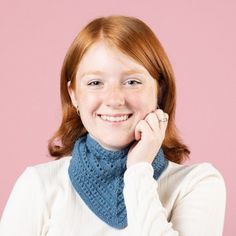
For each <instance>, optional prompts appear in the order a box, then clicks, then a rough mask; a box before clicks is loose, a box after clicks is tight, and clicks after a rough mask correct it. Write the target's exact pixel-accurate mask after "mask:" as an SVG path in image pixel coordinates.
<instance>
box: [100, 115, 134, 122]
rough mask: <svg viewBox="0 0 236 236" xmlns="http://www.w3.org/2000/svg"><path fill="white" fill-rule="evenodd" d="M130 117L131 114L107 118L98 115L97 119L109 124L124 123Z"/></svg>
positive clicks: (106, 116)
mask: <svg viewBox="0 0 236 236" xmlns="http://www.w3.org/2000/svg"><path fill="white" fill-rule="evenodd" d="M130 116H132V114H129V115H128V114H127V115H121V116H108V115H99V117H100V118H101V119H102V120H104V121H109V122H121V121H126V120H128V119H129V118H130Z"/></svg>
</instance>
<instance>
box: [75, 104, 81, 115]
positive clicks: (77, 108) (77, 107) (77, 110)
mask: <svg viewBox="0 0 236 236" xmlns="http://www.w3.org/2000/svg"><path fill="white" fill-rule="evenodd" d="M76 112H77V114H78V116H80V113H79V106H78V105H76Z"/></svg>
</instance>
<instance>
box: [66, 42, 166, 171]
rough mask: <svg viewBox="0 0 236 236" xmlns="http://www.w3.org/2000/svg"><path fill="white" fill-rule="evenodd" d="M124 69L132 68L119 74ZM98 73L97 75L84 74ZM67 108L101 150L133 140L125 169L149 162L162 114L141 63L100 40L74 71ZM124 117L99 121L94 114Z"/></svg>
mask: <svg viewBox="0 0 236 236" xmlns="http://www.w3.org/2000/svg"><path fill="white" fill-rule="evenodd" d="M128 70H135V71H132V72H130V74H125V73H124V72H127V71H128ZM91 71H101V72H102V73H99V74H98V73H88V72H91ZM68 92H69V94H70V97H71V101H72V104H73V105H74V106H75V107H77V106H78V109H79V112H80V117H81V120H82V123H83V125H84V127H85V128H86V129H87V131H88V132H89V134H90V135H91V136H92V137H93V138H94V139H95V140H96V141H97V142H98V143H99V144H100V145H101V146H103V147H104V148H106V149H108V150H113V151H115V150H119V149H121V148H124V147H126V146H127V145H128V144H129V143H131V142H132V141H134V140H136V142H135V143H134V144H133V145H132V147H131V148H130V150H129V153H128V159H127V168H129V167H130V166H132V165H134V164H135V163H138V162H148V163H150V164H151V163H152V161H153V159H154V158H155V155H156V153H157V152H158V150H159V149H160V147H161V144H162V142H163V140H164V137H165V131H166V127H167V123H168V121H166V122H162V121H160V120H162V119H163V118H168V114H166V113H164V112H163V111H162V110H161V109H157V82H156V80H155V79H154V78H153V77H152V76H151V75H150V74H149V72H148V71H147V70H146V69H145V67H143V66H142V65H140V64H138V63H137V62H136V61H134V60H133V59H132V58H130V57H128V56H127V55H125V54H123V53H122V52H120V51H119V50H117V49H115V48H114V47H113V48H112V47H110V46H109V45H108V44H107V43H106V41H99V42H96V43H95V44H93V45H92V46H91V47H90V48H89V49H88V51H87V52H86V53H85V54H84V56H83V58H82V60H81V62H80V64H79V66H78V70H77V73H76V89H75V91H74V90H72V89H71V88H70V87H69V84H68ZM120 114H130V115H131V116H130V117H129V118H128V120H126V121H121V122H111V121H104V120H102V118H101V116H100V115H109V116H116V115H120Z"/></svg>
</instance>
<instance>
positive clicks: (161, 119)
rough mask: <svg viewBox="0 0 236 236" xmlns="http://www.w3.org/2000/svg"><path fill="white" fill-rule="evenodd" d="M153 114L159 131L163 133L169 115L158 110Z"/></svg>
mask: <svg viewBox="0 0 236 236" xmlns="http://www.w3.org/2000/svg"><path fill="white" fill-rule="evenodd" d="M155 113H156V115H157V117H158V120H159V127H160V129H161V131H162V132H163V133H164V132H165V130H166V128H167V125H168V119H169V115H168V114H167V113H165V112H163V111H162V110H160V109H158V110H156V111H155Z"/></svg>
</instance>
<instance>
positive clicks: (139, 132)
mask: <svg viewBox="0 0 236 236" xmlns="http://www.w3.org/2000/svg"><path fill="white" fill-rule="evenodd" d="M150 133H151V128H150V126H149V125H148V124H147V122H146V121H145V120H140V121H139V122H138V124H137V125H136V127H135V130H134V137H135V139H136V140H140V139H141V138H142V136H143V137H145V136H146V135H149V134H150Z"/></svg>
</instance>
